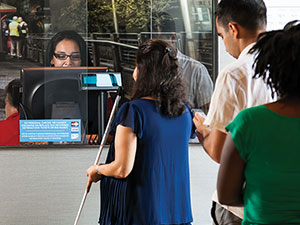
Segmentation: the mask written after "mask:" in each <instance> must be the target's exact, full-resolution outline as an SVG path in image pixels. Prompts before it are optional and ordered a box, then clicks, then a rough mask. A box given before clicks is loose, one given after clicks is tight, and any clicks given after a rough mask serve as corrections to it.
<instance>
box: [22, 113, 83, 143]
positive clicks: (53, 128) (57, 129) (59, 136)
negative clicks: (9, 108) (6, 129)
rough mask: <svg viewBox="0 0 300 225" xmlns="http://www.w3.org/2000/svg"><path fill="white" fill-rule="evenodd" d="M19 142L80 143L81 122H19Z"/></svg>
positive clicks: (70, 120) (78, 120)
mask: <svg viewBox="0 0 300 225" xmlns="http://www.w3.org/2000/svg"><path fill="white" fill-rule="evenodd" d="M20 141H21V142H60V141H63V142H80V141H81V120H80V119H67V120H20Z"/></svg>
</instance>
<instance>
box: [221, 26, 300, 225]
mask: <svg viewBox="0 0 300 225" xmlns="http://www.w3.org/2000/svg"><path fill="white" fill-rule="evenodd" d="M299 40H300V24H298V25H296V26H291V27H290V28H286V30H278V31H271V32H267V33H264V34H262V35H260V37H259V40H258V42H257V43H256V44H255V46H254V47H253V48H252V49H251V52H257V53H258V54H257V56H256V60H255V63H256V64H255V78H259V77H261V78H263V79H264V80H265V82H266V84H267V85H268V86H269V87H270V88H271V90H272V91H273V92H276V93H277V95H278V96H279V100H278V101H276V102H273V103H269V104H265V105H260V106H256V107H252V108H248V109H245V110H243V111H241V112H240V113H239V114H238V115H237V116H236V118H235V119H234V120H233V122H231V123H230V124H229V125H227V126H226V129H227V130H228V131H229V132H230V133H229V134H228V135H227V138H226V141H225V144H224V147H223V151H222V158H221V165H220V169H219V175H218V185H217V186H218V187H217V189H218V196H219V201H220V203H223V204H226V205H244V206H245V209H244V219H243V223H242V224H300V216H299V215H300V192H299V190H300V179H299V177H300V164H299V157H300V151H299V137H300V42H299Z"/></svg>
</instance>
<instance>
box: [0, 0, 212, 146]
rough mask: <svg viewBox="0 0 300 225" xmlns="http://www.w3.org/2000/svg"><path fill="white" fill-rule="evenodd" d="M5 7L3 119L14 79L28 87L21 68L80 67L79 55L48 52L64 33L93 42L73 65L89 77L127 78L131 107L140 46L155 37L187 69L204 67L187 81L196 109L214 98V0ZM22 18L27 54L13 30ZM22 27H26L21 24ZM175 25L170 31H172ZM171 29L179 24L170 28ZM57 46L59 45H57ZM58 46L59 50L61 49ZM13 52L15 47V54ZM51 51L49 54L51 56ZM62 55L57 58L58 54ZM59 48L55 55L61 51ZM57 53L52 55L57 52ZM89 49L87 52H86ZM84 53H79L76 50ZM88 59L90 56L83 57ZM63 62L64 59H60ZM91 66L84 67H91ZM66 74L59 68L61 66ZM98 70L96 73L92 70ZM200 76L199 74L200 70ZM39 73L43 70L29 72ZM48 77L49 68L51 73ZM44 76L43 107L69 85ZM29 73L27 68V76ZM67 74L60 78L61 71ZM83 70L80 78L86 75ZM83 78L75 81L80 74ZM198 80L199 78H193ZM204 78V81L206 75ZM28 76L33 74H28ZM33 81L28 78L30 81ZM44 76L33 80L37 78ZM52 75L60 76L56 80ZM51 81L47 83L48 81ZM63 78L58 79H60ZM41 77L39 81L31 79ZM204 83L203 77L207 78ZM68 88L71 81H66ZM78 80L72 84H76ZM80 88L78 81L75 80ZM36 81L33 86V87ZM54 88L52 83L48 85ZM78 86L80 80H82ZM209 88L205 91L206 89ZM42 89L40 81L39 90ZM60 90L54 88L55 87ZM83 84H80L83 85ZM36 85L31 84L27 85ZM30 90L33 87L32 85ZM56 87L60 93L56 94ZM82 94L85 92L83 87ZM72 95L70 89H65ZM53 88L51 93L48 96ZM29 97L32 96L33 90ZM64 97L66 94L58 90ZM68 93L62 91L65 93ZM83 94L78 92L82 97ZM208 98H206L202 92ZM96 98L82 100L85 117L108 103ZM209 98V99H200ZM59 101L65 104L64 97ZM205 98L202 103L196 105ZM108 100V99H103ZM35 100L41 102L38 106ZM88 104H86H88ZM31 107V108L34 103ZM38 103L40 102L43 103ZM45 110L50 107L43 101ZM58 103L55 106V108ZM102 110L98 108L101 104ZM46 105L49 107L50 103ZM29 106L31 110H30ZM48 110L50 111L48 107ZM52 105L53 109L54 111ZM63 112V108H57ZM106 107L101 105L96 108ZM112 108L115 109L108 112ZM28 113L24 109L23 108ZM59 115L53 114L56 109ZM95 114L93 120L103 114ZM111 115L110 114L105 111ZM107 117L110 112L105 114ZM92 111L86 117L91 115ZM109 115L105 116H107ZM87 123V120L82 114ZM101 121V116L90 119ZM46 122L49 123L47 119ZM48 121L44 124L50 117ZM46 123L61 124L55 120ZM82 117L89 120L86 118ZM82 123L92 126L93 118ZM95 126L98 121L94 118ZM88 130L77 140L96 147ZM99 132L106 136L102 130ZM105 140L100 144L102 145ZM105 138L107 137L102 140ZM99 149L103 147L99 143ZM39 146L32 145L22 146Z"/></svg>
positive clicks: (12, 0)
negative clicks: (65, 64)
mask: <svg viewBox="0 0 300 225" xmlns="http://www.w3.org/2000/svg"><path fill="white" fill-rule="evenodd" d="M1 2H2V3H1V4H5V5H7V7H10V9H8V10H6V11H1V31H2V33H1V43H2V46H1V49H0V53H1V55H0V56H1V59H2V60H1V62H0V65H1V68H0V72H1V73H0V95H1V99H0V101H1V104H0V108H1V111H0V119H1V120H4V119H6V115H5V103H4V99H5V96H6V92H5V90H4V89H5V87H6V86H7V84H8V83H9V82H10V81H11V80H13V79H14V78H21V82H25V79H27V81H26V82H28V78H24V73H23V77H20V76H21V73H20V70H21V69H24V68H31V69H32V68H40V71H43V70H41V68H42V67H53V66H57V67H59V66H61V65H59V64H58V65H56V64H55V62H56V61H57V60H58V61H59V60H71V57H72V60H73V61H76V60H78V61H79V59H76V57H77V56H76V54H73V53H72V54H70V55H69V54H60V55H55V56H54V55H53V52H52V53H51V48H50V47H48V46H50V45H51V43H52V42H53V41H51V38H53V36H54V35H55V34H57V33H58V32H61V31H66V30H72V31H75V32H76V33H78V34H79V35H80V36H81V37H82V38H83V40H84V41H85V45H86V47H85V49H84V50H82V49H79V50H78V51H79V54H80V55H81V59H80V60H81V61H80V62H81V63H80V64H76V63H75V64H72V66H85V67H86V69H85V72H88V71H89V69H88V68H87V67H88V66H89V67H93V68H94V67H101V68H106V69H107V71H109V72H119V73H121V77H122V84H123V87H124V89H125V101H126V100H128V99H129V98H130V91H131V87H132V84H133V79H132V72H133V69H134V67H135V53H136V50H137V48H138V46H139V45H140V44H141V43H142V42H143V41H145V40H147V39H150V38H160V39H164V40H166V41H168V42H169V43H170V44H172V45H174V46H175V47H176V48H177V50H178V57H179V58H180V57H181V58H184V60H188V61H189V62H188V64H184V63H187V62H186V61H184V62H182V64H181V67H182V68H183V67H184V65H190V64H193V65H194V64H195V65H196V67H195V68H196V69H195V68H194V67H191V68H192V69H190V70H187V71H184V70H182V73H183V76H185V77H186V78H185V79H186V81H187V86H188V88H189V92H190V93H189V94H188V96H189V101H190V103H191V106H192V108H195V109H196V110H197V109H199V110H203V111H206V110H207V106H208V104H209V100H210V96H211V93H212V80H214V79H212V78H214V77H215V74H214V71H215V70H214V66H213V58H214V57H213V35H212V33H213V27H214V25H213V16H212V7H213V1H211V0H197V1H195V0H143V1H140V0H64V1H56V0H24V1H17V0H6V1H5V0H4V1H1ZM14 16H17V17H22V18H23V20H24V21H25V22H26V24H27V25H28V26H27V27H28V29H27V30H26V28H24V29H23V30H26V34H25V35H23V36H22V35H21V33H22V31H21V30H20V31H19V32H20V37H19V38H18V45H19V46H18V47H19V53H17V52H16V51H17V49H16V48H17V42H16V41H15V39H16V38H13V37H12V36H11V34H10V32H11V31H10V30H9V24H10V23H11V22H12V21H13V19H14ZM17 22H18V23H19V24H20V23H21V22H20V21H17ZM164 24H167V26H164ZM168 24H171V25H170V26H169V25H168ZM56 44H57V43H56ZM56 46H57V45H56ZM11 47H14V48H15V49H14V50H13V51H11ZM47 47H48V51H47ZM49 49H50V50H49ZM54 50H55V52H54V53H55V54H57V51H56V50H57V49H54ZM54 50H53V51H54ZM49 51H50V52H49ZM83 51H84V52H85V53H84V54H83ZM75 52H76V51H75ZM82 57H84V58H82ZM58 58H61V59H58ZM83 62H84V63H83ZM57 69H58V71H59V68H57ZM90 69H92V68H90ZM192 70H198V72H194V71H192ZM25 71H27V73H29V72H28V71H35V72H30V73H31V75H32V73H36V70H34V69H33V70H30V69H29V70H28V69H25ZM45 71H46V70H45ZM45 71H43V72H41V76H42V77H43V78H42V81H43V82H44V83H45V87H44V89H43V90H44V92H43V93H42V94H41V92H38V91H37V92H35V95H36V96H37V97H36V99H38V100H35V101H42V102H44V103H45V102H47V104H48V103H49V101H50V100H49V98H50V97H49V96H50V95H51V94H52V95H53V93H50V91H49V90H51V92H54V91H53V90H55V87H57V88H58V89H57V90H59V88H60V89H63V87H67V86H65V85H64V84H63V83H60V84H57V85H58V86H55V84H48V83H47V82H46V80H47V79H50V78H48V76H50V75H49V74H48V73H49V72H45ZM23 72H24V70H23ZM57 73H59V74H61V71H60V72H57ZM82 73H83V72H80V74H82ZM80 74H77V75H75V76H80ZM190 74H192V75H190ZM199 74H202V75H201V76H202V77H203V76H204V77H205V78H203V79H204V81H201V82H200V75H199ZM203 74H204V75H203ZM25 75H26V74H25ZM28 76H29V75H27V77H28ZM34 76H36V74H35V75H33V77H34ZM51 76H52V75H51ZM46 77H47V78H46ZM54 77H56V78H55V79H58V78H57V76H54ZM31 79H36V78H31ZM201 79H202V78H201ZM64 82H66V83H68V81H64ZM70 82H71V81H70ZM72 82H73V81H72ZM35 83H36V80H33V81H32V84H30V85H33V84H35ZM46 83H47V84H46ZM75 83H76V81H75ZM203 84H204V86H203V87H202V86H201V87H200V86H199V85H203ZM38 85H40V84H39V83H38V84H37V86H38ZM51 85H52V86H53V85H54V86H53V87H52V86H51ZM75 86H76V85H75ZM26 87H28V84H27V86H26ZM24 88H25V87H24ZM53 88H54V89H53ZM76 88H78V87H77V86H76ZM65 89H67V88H65ZM45 90H47V91H45ZM26 91H28V90H27V89H26ZM58 92H59V91H58ZM60 92H61V90H60ZM79 92H80V90H78V93H79ZM198 92H201V93H198ZM80 93H81V92H80ZM23 94H25V95H26V96H22V97H21V99H23V103H24V99H27V100H28V99H30V98H31V97H32V96H30V97H28V93H27V92H25V90H24V93H23ZM93 95H94V94H91V93H89V92H87V91H86V92H84V94H83V95H82V93H81V98H82V96H84V97H83V98H84V99H85V105H83V106H82V104H81V103H80V104H79V105H80V106H79V108H80V107H84V108H85V111H86V110H87V111H88V110H89V109H91V107H89V104H94V103H95V102H96V103H97V102H100V103H101V101H99V99H100V97H95V96H93ZM200 95H201V97H199V96H200ZM114 96H115V94H113V93H112V94H111V95H106V96H105V97H104V98H105V100H104V101H105V104H104V107H105V108H106V109H107V111H108V113H105V114H106V115H104V117H105V120H107V116H108V115H109V110H110V109H111V105H112V101H111V100H113V99H114ZM58 98H60V97H59V96H58ZM196 98H198V99H202V98H203V101H202V100H201V103H198V102H197V101H196V100H194V99H196ZM102 100H103V99H102ZM31 101H33V100H31ZM81 101H82V100H81ZM27 104H29V103H27ZM35 104H36V102H35ZM39 104H43V103H39ZM49 104H50V103H49ZM97 104H98V103H97ZM45 105H46V103H45ZM22 107H23V108H26V107H27V106H26V105H24V106H22ZM41 107H44V106H41ZM47 107H48V106H47ZM55 107H57V105H56V106H55ZM96 107H97V108H99V107H98V106H96ZM107 107H108V108H107ZM21 110H24V109H21ZM51 110H52V109H51ZM92 110H93V114H97V113H98V111H95V110H94V109H92ZM103 112H104V111H103ZM103 112H102V113H103ZM20 114H22V115H21V119H26V118H25V117H24V115H23V113H21V112H20ZM88 114H89V112H85V113H84V115H85V116H84V117H87V115H88ZM102 116H103V115H102ZM79 117H80V116H79ZM90 117H91V118H92V117H94V118H97V119H95V120H98V117H97V115H93V116H90ZM63 118H64V119H66V118H67V119H73V118H72V117H71V116H70V118H69V117H63ZM39 119H41V118H39ZM43 119H44V118H43ZM45 119H50V120H51V119H56V118H53V117H51V116H47V118H45ZM78 119H81V118H78ZM82 120H85V121H87V120H89V119H87V118H85V119H82ZM91 120H94V119H91ZM80 129H81V130H83V132H82V133H81V134H82V137H81V141H80V142H76V143H79V144H87V143H89V141H88V140H87V139H86V135H88V134H90V132H88V129H89V128H87V124H86V123H83V124H82V127H81V128H80ZM94 133H95V134H97V133H99V132H98V130H97V129H94ZM96 139H97V138H95V140H96ZM100 139H101V135H100ZM33 143H35V144H49V143H50V142H47V141H45V142H41V143H39V142H35V141H33ZM51 143H55V144H75V142H72V141H58V142H55V141H51ZM95 143H96V142H95ZM22 144H32V143H22Z"/></svg>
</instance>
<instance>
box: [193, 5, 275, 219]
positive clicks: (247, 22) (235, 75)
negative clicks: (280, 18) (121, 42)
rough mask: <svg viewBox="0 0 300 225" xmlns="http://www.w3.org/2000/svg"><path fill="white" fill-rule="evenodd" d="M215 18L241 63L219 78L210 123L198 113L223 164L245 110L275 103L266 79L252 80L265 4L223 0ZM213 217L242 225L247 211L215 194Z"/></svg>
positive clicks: (202, 131)
mask: <svg viewBox="0 0 300 225" xmlns="http://www.w3.org/2000/svg"><path fill="white" fill-rule="evenodd" d="M215 15H216V28H217V32H218V35H219V36H220V37H221V38H222V39H223V41H224V45H225V48H226V51H227V52H228V53H229V54H231V55H232V56H233V57H234V58H236V59H237V60H236V61H235V62H233V63H231V64H230V65H228V66H227V67H225V68H224V69H223V70H222V71H221V72H220V74H219V75H218V77H217V80H216V85H215V90H214V92H213V96H212V100H211V104H210V107H209V111H208V114H207V117H206V119H205V118H204V117H202V116H201V115H200V114H199V113H196V114H195V118H194V123H195V125H196V127H197V136H198V138H199V140H200V142H202V143H203V148H204V150H205V151H206V152H207V153H208V154H209V156H210V157H211V158H212V159H213V160H214V161H216V162H218V163H219V162H220V158H221V152H222V148H223V145H224V141H225V138H226V135H227V132H226V130H225V126H226V125H227V124H228V123H230V122H231V121H232V120H233V119H234V117H235V116H236V115H237V114H238V113H239V112H240V111H241V110H242V109H245V108H248V107H252V106H256V105H260V104H265V103H268V102H271V101H273V99H272V94H271V91H270V90H268V88H267V87H266V85H265V84H264V81H263V80H262V79H255V80H253V79H252V77H253V75H254V71H253V67H252V65H253V62H254V54H248V52H249V50H250V49H251V48H252V47H253V45H254V44H255V41H256V39H257V36H258V35H259V34H260V33H262V32H264V31H265V29H266V23H267V22H266V6H265V4H264V2H263V1H262V0H239V1H236V0H221V1H220V2H219V3H218V5H217V7H216V12H215ZM204 120H205V121H204ZM228 185H230V184H228ZM211 215H212V218H213V220H214V223H215V224H224V225H225V224H240V223H241V218H242V217H243V208H240V207H230V206H226V205H220V204H219V203H218V197H217V194H216V192H215V194H214V195H213V207H212V213H211Z"/></svg>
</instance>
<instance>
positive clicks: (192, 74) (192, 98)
mask: <svg viewBox="0 0 300 225" xmlns="http://www.w3.org/2000/svg"><path fill="white" fill-rule="evenodd" d="M152 31H153V32H154V34H153V35H152V36H153V38H159V39H162V40H164V41H167V42H168V43H170V44H171V45H173V46H175V42H176V41H177V38H176V33H175V31H176V27H175V21H174V19H173V18H172V17H171V16H170V15H169V14H168V13H166V12H162V13H153V16H152ZM177 59H178V63H179V66H180V69H181V73H182V76H183V79H184V81H185V83H186V86H187V87H188V89H187V99H188V102H189V104H190V107H191V108H192V109H196V110H198V111H200V110H201V111H203V112H204V113H207V111H208V108H209V103H210V99H211V96H212V93H213V82H212V80H211V78H210V76H209V73H208V71H207V69H206V67H205V66H204V65H203V64H202V63H200V62H199V61H197V60H195V59H192V58H191V57H189V56H187V55H184V54H183V53H181V52H180V51H179V50H178V49H177Z"/></svg>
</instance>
